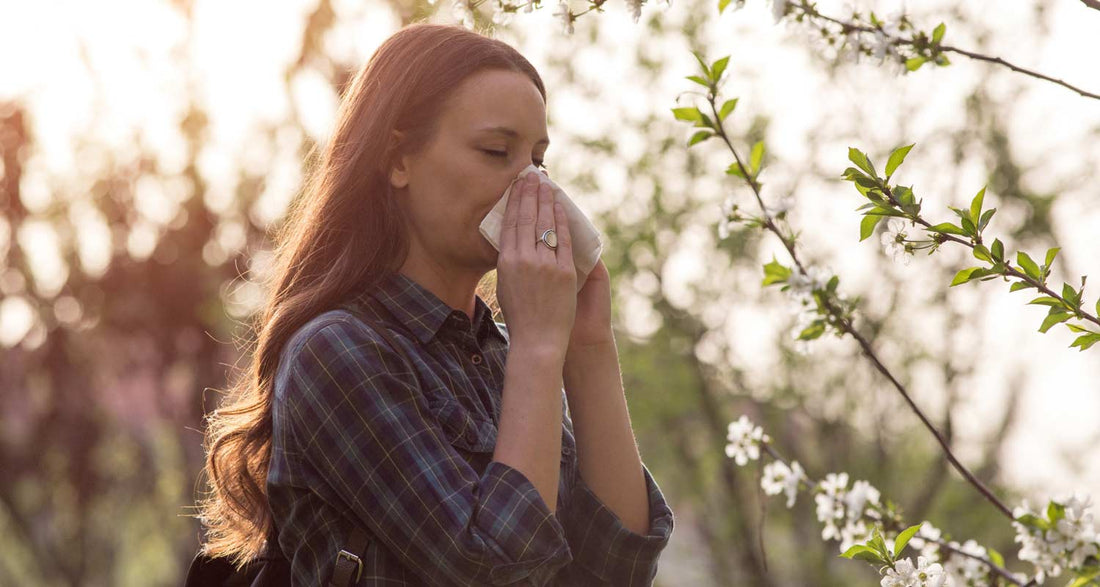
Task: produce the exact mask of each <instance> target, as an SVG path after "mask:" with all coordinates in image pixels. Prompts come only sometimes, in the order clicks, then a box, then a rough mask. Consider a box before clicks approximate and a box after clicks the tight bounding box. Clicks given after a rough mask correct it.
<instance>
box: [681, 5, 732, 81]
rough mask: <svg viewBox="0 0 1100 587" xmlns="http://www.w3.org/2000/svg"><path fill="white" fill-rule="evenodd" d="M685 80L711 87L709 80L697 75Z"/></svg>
mask: <svg viewBox="0 0 1100 587" xmlns="http://www.w3.org/2000/svg"><path fill="white" fill-rule="evenodd" d="M728 1H729V0H727V2H728ZM684 79H689V80H691V81H693V82H695V83H697V84H699V85H701V86H703V87H705V88H709V87H710V84H709V83H708V82H707V80H705V79H703V78H701V77H699V76H697V75H689V76H687V77H686V78H684Z"/></svg>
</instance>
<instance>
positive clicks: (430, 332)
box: [371, 272, 508, 344]
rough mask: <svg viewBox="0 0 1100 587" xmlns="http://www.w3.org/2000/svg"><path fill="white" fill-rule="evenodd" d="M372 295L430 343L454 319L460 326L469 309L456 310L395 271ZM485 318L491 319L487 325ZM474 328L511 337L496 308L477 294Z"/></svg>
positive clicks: (452, 323)
mask: <svg viewBox="0 0 1100 587" xmlns="http://www.w3.org/2000/svg"><path fill="white" fill-rule="evenodd" d="M371 297H373V298H375V299H376V300H378V301H379V302H381V303H382V305H383V306H385V308H386V309H387V310H389V311H390V313H391V314H393V316H394V317H395V318H397V319H398V320H399V321H400V322H401V323H402V324H404V325H405V326H406V327H408V328H409V330H411V331H412V332H413V334H414V335H415V336H416V338H417V340H419V341H420V342H421V343H422V344H426V343H427V342H428V341H430V340H431V339H432V338H433V337H435V335H436V334H437V333H438V332H439V330H440V329H441V328H443V327H444V326H445V325H447V324H448V322H450V324H451V325H452V326H453V327H458V325H459V324H461V322H459V321H460V320H462V319H463V318H465V313H463V312H462V311H461V310H456V309H454V308H452V307H450V306H448V305H447V304H446V303H444V302H443V300H441V299H439V297H438V296H436V295H435V294H434V293H432V292H431V291H429V290H428V289H427V288H425V287H424V286H422V285H420V284H419V283H417V282H416V281H413V279H412V278H410V277H408V276H407V275H405V274H403V273H400V272H395V273H391V274H389V275H387V276H386V277H384V278H383V279H382V281H381V282H380V283H379V284H378V287H376V288H375V290H374V291H372V292H371ZM485 322H488V324H487V325H486V324H485ZM473 323H474V325H475V327H474V332H475V333H480V332H481V331H482V330H483V329H488V330H489V333H490V334H491V335H492V334H495V335H496V336H497V337H498V338H499V339H500V340H501V341H503V342H507V341H508V339H507V338H506V337H505V335H504V334H503V333H501V332H500V328H499V327H498V326H497V325H496V323H495V322H494V321H493V312H492V310H490V309H489V305H488V304H486V303H485V300H483V299H481V296H479V295H475V296H474V320H473Z"/></svg>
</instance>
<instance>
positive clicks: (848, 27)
mask: <svg viewBox="0 0 1100 587" xmlns="http://www.w3.org/2000/svg"><path fill="white" fill-rule="evenodd" d="M1081 1H1082V2H1084V3H1085V5H1086V6H1089V7H1092V8H1096V7H1097V6H1100V0H1081ZM795 6H797V7H798V8H800V9H801V10H802V11H803V12H804V13H805V14H806V15H808V16H810V17H811V18H814V17H816V18H820V19H822V20H825V21H828V22H831V23H833V24H836V25H840V26H841V27H843V28H844V30H845V31H862V32H867V33H874V32H879V33H881V34H885V35H886V36H887V37H889V38H891V39H893V40H894V41H895V42H896V44H898V45H910V46H911V45H913V44H914V43H913V41H911V40H909V39H905V38H902V37H896V36H894V35H889V34H886V33H885V32H884V31H881V30H880V29H877V28H874V27H869V26H862V25H857V24H852V23H850V22H845V21H843V20H839V19H836V18H833V17H831V16H826V15H824V14H821V13H820V12H818V11H817V9H816V8H814V7H813V6H807V5H806V4H805V3H802V4H796V5H795ZM1098 10H1100V8H1098ZM938 47H939V50H940V51H946V52H949V53H958V54H959V55H965V56H967V57H969V58H971V59H977V60H979V61H987V62H989V63H996V64H997V65H1002V66H1004V67H1007V68H1009V69H1011V70H1012V71H1015V72H1017V73H1022V74H1024V75H1028V76H1031V77H1034V78H1037V79H1041V80H1044V81H1048V82H1051V83H1054V84H1057V85H1059V86H1062V87H1064V88H1067V89H1069V90H1072V91H1074V92H1077V93H1078V94H1080V95H1081V96H1084V97H1086V98H1092V99H1094V100H1100V94H1094V93H1092V92H1088V91H1085V90H1082V89H1081V88H1078V87H1077V86H1074V85H1071V84H1068V83H1066V82H1064V81H1062V80H1060V79H1055V78H1053V77H1050V76H1049V75H1045V74H1042V73H1039V72H1037V71H1032V70H1030V69H1026V68H1024V67H1020V66H1019V65H1015V64H1012V63H1009V62H1008V61H1005V60H1004V59H1001V58H1000V57H990V56H988V55H982V54H981V53H975V52H973V51H967V50H965V49H960V48H958V47H953V46H950V45H938Z"/></svg>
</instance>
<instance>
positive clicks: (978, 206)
mask: <svg viewBox="0 0 1100 587" xmlns="http://www.w3.org/2000/svg"><path fill="white" fill-rule="evenodd" d="M983 200H985V186H982V189H980V190H978V195H976V196H974V199H973V200H971V201H970V221H971V222H973V223H974V224H978V219H979V217H980V216H981V213H982V201H983Z"/></svg>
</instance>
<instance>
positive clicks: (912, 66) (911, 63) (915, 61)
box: [905, 57, 927, 71]
mask: <svg viewBox="0 0 1100 587" xmlns="http://www.w3.org/2000/svg"><path fill="white" fill-rule="evenodd" d="M925 61H927V60H926V59H925V58H924V57H910V58H909V59H906V60H905V69H908V70H909V71H916V70H918V69H920V66H922V65H924V62H925Z"/></svg>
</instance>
